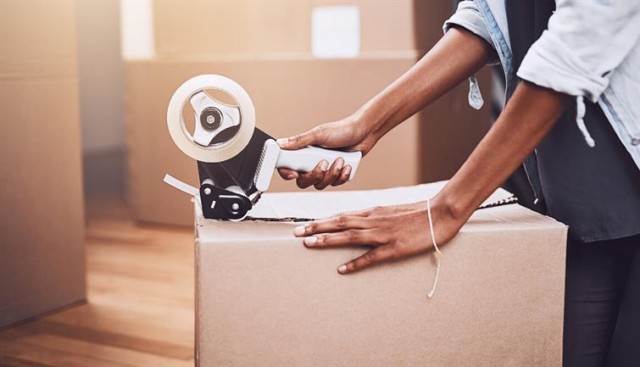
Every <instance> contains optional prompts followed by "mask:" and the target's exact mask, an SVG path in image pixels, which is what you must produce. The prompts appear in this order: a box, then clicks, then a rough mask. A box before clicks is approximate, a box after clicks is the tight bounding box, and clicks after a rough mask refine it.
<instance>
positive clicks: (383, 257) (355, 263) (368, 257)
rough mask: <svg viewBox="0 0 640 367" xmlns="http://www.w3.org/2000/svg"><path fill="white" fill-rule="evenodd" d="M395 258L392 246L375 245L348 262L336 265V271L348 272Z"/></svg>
mask: <svg viewBox="0 0 640 367" xmlns="http://www.w3.org/2000/svg"><path fill="white" fill-rule="evenodd" d="M395 258H396V252H395V249H394V248H393V247H392V246H380V247H376V248H374V249H371V250H369V251H367V252H365V253H364V254H363V255H362V256H360V257H357V258H355V259H353V260H351V261H349V262H348V263H346V264H342V265H340V266H339V267H338V273H340V274H350V273H353V272H356V271H360V270H363V269H366V268H368V267H370V266H373V265H377V264H380V263H382V262H385V261H389V260H393V259H395Z"/></svg>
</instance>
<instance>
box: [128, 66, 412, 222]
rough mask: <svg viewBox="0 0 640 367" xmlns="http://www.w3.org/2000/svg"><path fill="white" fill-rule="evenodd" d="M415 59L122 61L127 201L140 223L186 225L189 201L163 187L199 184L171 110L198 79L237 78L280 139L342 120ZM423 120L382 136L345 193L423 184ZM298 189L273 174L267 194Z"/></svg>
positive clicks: (261, 122)
mask: <svg viewBox="0 0 640 367" xmlns="http://www.w3.org/2000/svg"><path fill="white" fill-rule="evenodd" d="M413 62H414V60H413V59H412V58H408V57H406V58H403V57H400V58H389V59H371V60H361V59H359V60H317V59H312V58H302V59H297V60H260V61H256V60H247V61H227V62H224V61H211V62H205V61H202V62H168V61H167V62H161V61H137V62H127V63H126V64H125V72H126V93H127V97H126V107H125V111H126V120H127V141H128V152H129V157H130V161H129V162H130V163H129V195H128V197H129V203H130V204H131V207H132V209H133V212H134V215H135V217H136V218H137V219H138V220H141V221H148V222H159V223H168V224H182V225H189V224H190V223H191V221H192V214H191V213H192V212H191V207H190V206H189V203H188V202H186V201H185V200H184V198H183V197H182V196H181V195H180V194H179V193H178V192H176V191H175V190H173V189H172V188H171V187H169V186H167V185H166V184H164V183H163V182H162V178H163V177H164V174H165V173H169V174H171V175H173V176H175V177H177V178H179V179H181V180H184V181H187V182H189V183H190V184H192V185H194V186H199V183H198V179H197V169H196V162H195V161H194V160H192V159H191V158H189V157H187V156H186V155H185V154H184V153H182V152H181V151H180V150H179V149H178V148H177V147H176V146H175V144H174V143H173V141H172V140H171V137H170V136H169V133H168V131H167V127H166V113H167V112H166V109H167V105H168V102H169V99H170V98H171V95H172V94H173V92H174V91H175V89H176V88H177V87H178V86H179V85H180V84H182V82H184V81H185V80H187V79H189V78H190V77H192V76H194V75H198V74H205V73H215V74H222V75H225V76H228V77H230V78H231V79H234V80H236V81H237V82H238V83H240V84H241V85H242V86H243V87H244V88H245V89H246V90H247V92H248V93H249V95H250V96H251V98H252V99H253V102H254V104H255V107H256V124H257V126H258V127H259V128H261V129H262V130H264V131H266V132H267V133H269V134H271V135H272V136H275V137H282V136H289V135H292V134H297V133H300V132H302V131H305V130H306V129H310V128H312V127H313V126H315V125H317V124H319V123H322V122H327V121H332V120H336V119H340V118H343V117H345V116H347V115H349V114H351V113H353V112H354V111H355V110H356V109H358V108H359V107H360V106H361V105H362V103H364V102H365V101H367V100H368V99H369V98H371V97H372V96H373V95H374V94H375V93H377V91H379V90H382V88H384V87H385V86H386V85H387V84H388V83H390V82H391V81H393V80H394V79H395V78H396V77H398V76H399V75H401V73H402V72H403V71H404V70H406V69H408V68H409V67H410V66H411V65H412V64H413ZM418 149H419V122H418V119H417V118H411V119H409V120H408V121H406V122H405V123H404V124H403V125H402V126H400V127H398V128H396V129H394V131H392V132H391V133H389V134H388V135H387V136H385V137H384V139H382V140H381V141H380V142H379V143H378V145H376V147H375V149H374V150H373V151H371V153H370V154H369V155H367V157H366V158H365V159H364V160H363V161H362V163H361V165H360V167H359V168H358V172H357V175H356V178H355V179H354V181H352V182H350V183H349V184H348V185H344V186H343V187H342V189H371V188H379V187H390V186H398V185H412V184H416V183H418V182H419V166H420V163H419V155H418V153H417V152H418ZM294 189H296V186H295V183H294V182H292V181H284V180H282V179H281V178H280V177H279V176H278V175H274V178H273V180H272V184H271V187H270V188H269V191H271V192H278V191H291V190H294Z"/></svg>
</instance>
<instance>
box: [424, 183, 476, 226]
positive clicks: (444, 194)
mask: <svg viewBox="0 0 640 367" xmlns="http://www.w3.org/2000/svg"><path fill="white" fill-rule="evenodd" d="M431 207H432V211H435V212H437V213H438V214H439V215H441V216H442V217H443V218H447V219H450V220H452V221H453V222H455V223H459V224H460V226H462V225H463V224H464V223H465V222H466V221H467V220H468V219H469V217H470V216H471V214H473V212H474V209H475V208H473V206H472V205H469V204H466V200H465V198H464V196H463V195H454V194H451V193H450V192H448V191H447V190H446V187H445V189H443V190H442V191H441V192H439V193H438V194H437V195H436V196H435V197H434V198H433V199H432V200H431Z"/></svg>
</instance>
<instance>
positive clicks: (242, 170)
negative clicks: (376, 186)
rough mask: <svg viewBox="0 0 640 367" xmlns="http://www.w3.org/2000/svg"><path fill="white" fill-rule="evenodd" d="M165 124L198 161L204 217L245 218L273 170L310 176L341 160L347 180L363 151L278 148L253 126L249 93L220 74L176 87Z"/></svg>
mask: <svg viewBox="0 0 640 367" xmlns="http://www.w3.org/2000/svg"><path fill="white" fill-rule="evenodd" d="M167 126H168V128H169V134H170V135H171V138H172V139H173V141H174V143H175V144H176V146H177V147H178V148H179V149H180V150H181V151H182V152H183V153H185V154H186V155H188V156H189V157H191V158H193V159H195V160H196V161H197V165H198V174H199V178H200V188H199V190H198V193H197V195H196V193H195V192H194V193H193V194H194V196H199V199H200V203H201V206H202V212H203V214H204V217H205V218H208V219H220V220H235V221H237V220H241V219H243V218H244V217H245V216H246V215H247V213H248V212H249V211H250V210H251V208H252V207H253V206H254V205H255V204H256V203H257V201H258V200H259V199H260V195H261V194H262V193H263V192H265V191H267V190H268V188H269V185H270V183H271V179H272V177H273V172H274V170H275V169H276V168H280V167H284V168H289V169H293V170H296V171H300V172H309V171H311V170H312V169H313V168H315V166H316V165H317V164H318V163H319V162H320V161H321V160H323V159H324V160H327V161H328V162H333V161H334V160H335V159H337V158H338V157H341V158H342V159H344V161H345V165H350V166H351V168H352V169H351V175H350V177H349V179H350V180H351V179H352V178H353V176H354V174H355V172H356V170H357V168H358V164H359V163H360V159H361V157H362V154H361V152H345V151H338V150H330V149H323V148H319V147H312V146H310V147H306V148H303V149H299V150H284V149H281V148H280V146H279V145H278V144H277V143H276V141H275V139H274V138H273V137H271V136H270V135H268V134H267V133H265V132H264V131H262V130H260V129H258V128H256V111H255V107H254V105H253V102H252V101H251V97H249V94H248V93H247V92H246V91H245V90H244V89H243V88H242V87H241V86H240V85H239V84H238V83H236V82H235V81H233V80H231V79H229V78H227V77H224V76H221V75H199V76H196V77H193V78H191V79H189V80H187V81H186V82H184V83H183V84H182V85H181V86H180V87H178V89H177V90H176V91H175V93H174V94H173V96H172V97H171V101H170V102H169V107H168V109H167ZM165 180H166V179H165ZM174 186H177V185H174ZM185 191H186V190H185ZM196 199H197V198H196Z"/></svg>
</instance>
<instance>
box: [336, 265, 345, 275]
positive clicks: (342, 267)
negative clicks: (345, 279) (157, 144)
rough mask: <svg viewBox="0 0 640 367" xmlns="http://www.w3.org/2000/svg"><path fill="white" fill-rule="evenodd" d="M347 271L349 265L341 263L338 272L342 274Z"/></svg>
mask: <svg viewBox="0 0 640 367" xmlns="http://www.w3.org/2000/svg"><path fill="white" fill-rule="evenodd" d="M346 272H347V265H345V264H342V265H340V266H339V267H338V273H340V274H344V273H346Z"/></svg>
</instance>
